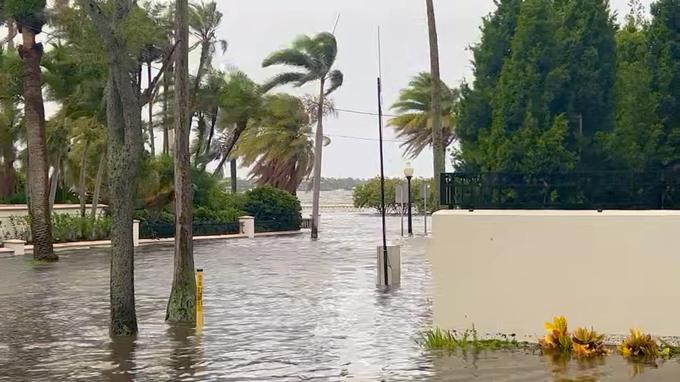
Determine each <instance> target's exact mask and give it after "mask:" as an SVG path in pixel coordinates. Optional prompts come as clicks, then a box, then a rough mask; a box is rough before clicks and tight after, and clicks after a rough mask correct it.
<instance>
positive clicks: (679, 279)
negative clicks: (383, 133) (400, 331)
mask: <svg viewBox="0 0 680 382" xmlns="http://www.w3.org/2000/svg"><path fill="white" fill-rule="evenodd" d="M427 255H428V257H429V260H430V262H431V264H432V274H433V279H434V280H433V311H434V325H435V326H438V327H442V328H446V329H465V328H470V327H471V325H472V324H474V325H475V326H476V328H477V329H478V330H479V331H480V332H483V333H486V332H489V333H508V334H509V333H517V334H518V336H520V337H521V338H530V339H531V338H534V339H535V337H536V336H538V335H542V334H543V323H544V322H545V321H549V320H550V319H551V318H552V317H553V316H554V315H565V316H566V317H567V318H568V319H569V325H570V327H571V328H575V327H576V326H587V327H590V326H593V327H595V329H596V330H598V331H600V332H604V333H607V334H626V333H627V332H628V329H629V328H631V327H640V328H642V329H643V330H646V331H648V332H651V333H652V334H655V335H680V320H678V317H680V213H678V212H673V211H630V212H628V211H604V212H602V213H598V212H597V211H474V212H468V211H459V210H454V211H440V212H437V213H436V214H434V218H433V231H432V237H431V239H430V240H429V242H428V247H427Z"/></svg>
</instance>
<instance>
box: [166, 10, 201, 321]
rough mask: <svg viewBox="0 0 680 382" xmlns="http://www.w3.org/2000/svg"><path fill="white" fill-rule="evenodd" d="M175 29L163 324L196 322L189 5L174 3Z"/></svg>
mask: <svg viewBox="0 0 680 382" xmlns="http://www.w3.org/2000/svg"><path fill="white" fill-rule="evenodd" d="M175 4H176V11H175V28H176V33H175V35H176V36H177V51H176V56H175V64H176V67H175V70H176V73H175V216H176V218H175V219H176V220H175V261H174V274H173V278H172V291H171V292H170V299H169V301H168V308H167V313H166V316H165V319H166V321H170V322H188V323H193V322H196V278H195V277H196V276H195V271H194V254H193V237H192V230H191V229H192V227H191V224H192V197H191V171H190V164H191V163H190V160H191V158H190V155H191V154H190V150H189V139H190V132H191V131H190V119H191V112H190V110H189V25H188V18H189V17H188V16H189V4H188V0H176V2H175Z"/></svg>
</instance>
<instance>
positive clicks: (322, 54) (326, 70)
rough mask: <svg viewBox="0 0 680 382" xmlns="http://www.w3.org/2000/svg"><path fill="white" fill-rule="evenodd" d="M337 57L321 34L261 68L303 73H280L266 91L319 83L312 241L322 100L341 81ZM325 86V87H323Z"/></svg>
mask: <svg viewBox="0 0 680 382" xmlns="http://www.w3.org/2000/svg"><path fill="white" fill-rule="evenodd" d="M337 54H338V44H337V41H336V40H335V36H334V35H333V34H331V33H320V34H318V35H316V36H314V37H308V36H301V37H299V38H298V39H297V40H295V42H294V43H293V46H292V48H289V49H283V50H280V51H278V52H274V53H272V54H271V55H270V56H269V57H267V58H266V59H265V60H264V61H263V62H262V66H263V67H269V66H272V65H288V66H294V67H297V68H300V69H301V70H302V71H295V72H287V73H281V74H279V75H277V76H275V77H274V78H272V79H271V80H270V81H269V82H267V83H266V84H265V85H263V88H264V89H265V90H269V89H272V88H274V87H276V86H279V85H287V84H293V85H295V86H298V87H300V86H303V85H304V84H306V83H309V82H312V81H319V98H318V111H317V117H316V120H317V128H316V138H315V144H314V187H313V188H314V196H313V201H312V238H313V239H316V238H318V237H319V191H320V188H321V155H322V152H323V141H324V139H323V114H324V101H325V97H327V96H328V95H329V94H331V93H333V92H334V91H335V90H337V89H338V88H339V87H340V86H342V83H343V81H344V76H343V74H342V72H341V71H339V70H333V65H334V64H335V58H336V56H337ZM326 85H328V87H327V86H326Z"/></svg>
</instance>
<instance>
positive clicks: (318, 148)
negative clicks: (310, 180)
mask: <svg viewBox="0 0 680 382" xmlns="http://www.w3.org/2000/svg"><path fill="white" fill-rule="evenodd" d="M324 85H325V83H324V80H323V79H322V80H321V90H320V92H319V105H318V106H319V108H318V111H317V119H318V120H317V127H316V138H315V139H314V185H313V190H312V194H313V196H312V239H318V238H319V199H320V196H321V194H320V191H321V163H322V162H321V154H322V152H323V103H324Z"/></svg>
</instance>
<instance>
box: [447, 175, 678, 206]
mask: <svg viewBox="0 0 680 382" xmlns="http://www.w3.org/2000/svg"><path fill="white" fill-rule="evenodd" d="M679 178H680V177H679V176H677V175H676V174H671V173H663V172H642V173H633V172H574V173H548V174H518V173H471V172H463V173H446V174H442V177H441V184H440V191H441V194H440V195H441V203H440V204H441V205H443V206H448V207H449V208H451V209H453V208H462V209H566V210H569V209H571V210H574V209H627V210H645V209H680V181H679V180H678V179H679Z"/></svg>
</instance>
